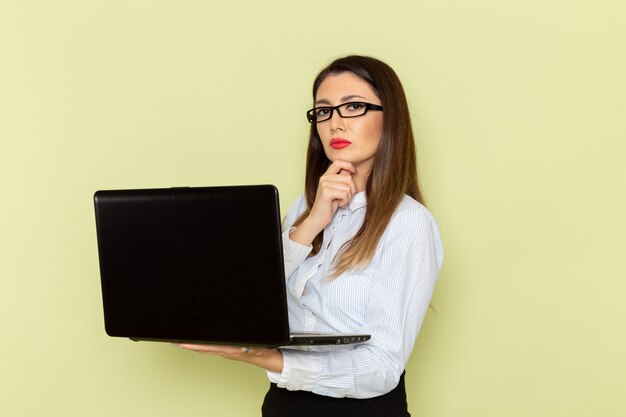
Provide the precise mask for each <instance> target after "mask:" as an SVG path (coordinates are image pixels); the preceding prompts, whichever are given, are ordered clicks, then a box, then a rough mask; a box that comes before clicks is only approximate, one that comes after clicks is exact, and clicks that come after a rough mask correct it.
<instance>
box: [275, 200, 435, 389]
mask: <svg viewBox="0 0 626 417" xmlns="http://www.w3.org/2000/svg"><path fill="white" fill-rule="evenodd" d="M378 251H380V253H377V254H376V255H375V259H377V261H376V262H377V264H376V265H375V266H374V267H375V268H376V272H375V276H374V279H373V284H372V288H371V292H370V296H369V300H368V307H367V313H366V317H365V321H364V324H363V327H362V329H361V332H362V333H368V334H371V336H372V338H371V340H369V341H368V342H366V343H363V344H360V345H358V346H356V347H355V348H354V349H348V350H332V351H324V352H306V351H299V350H292V349H283V350H282V352H283V357H284V367H283V371H282V373H268V376H269V377H270V380H272V381H273V382H275V383H277V384H278V386H280V387H284V388H287V389H290V390H307V391H312V392H314V393H316V394H320V395H326V396H331V397H351V398H371V397H375V396H379V395H383V394H385V393H387V392H389V391H391V390H392V389H394V388H395V387H396V386H397V384H398V382H399V380H400V376H401V375H402V373H403V372H404V368H405V366H406V363H407V361H408V360H409V357H410V355H411V352H412V350H413V346H414V344H415V339H416V338H417V334H418V332H419V329H420V327H421V324H422V321H423V319H424V316H425V315H426V312H427V311H428V306H429V303H430V299H431V297H432V294H433V291H434V288H435V284H436V281H437V277H438V275H439V270H440V268H441V264H442V262H443V250H442V246H441V239H440V236H439V232H438V229H437V225H436V223H435V221H434V219H433V218H432V216H431V215H430V213H429V212H428V211H427V210H426V209H424V208H421V209H415V210H410V211H405V212H402V213H400V214H399V215H398V216H396V217H394V218H393V219H392V222H391V223H390V225H389V226H388V228H387V231H386V232H385V234H384V235H383V237H382V238H381V242H380V244H379V248H378ZM337 279H341V277H338V278H337Z"/></svg>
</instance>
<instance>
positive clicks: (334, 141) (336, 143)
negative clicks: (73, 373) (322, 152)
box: [330, 138, 352, 149]
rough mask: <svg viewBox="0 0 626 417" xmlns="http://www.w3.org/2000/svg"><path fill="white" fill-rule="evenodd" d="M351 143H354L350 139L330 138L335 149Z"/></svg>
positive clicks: (331, 145)
mask: <svg viewBox="0 0 626 417" xmlns="http://www.w3.org/2000/svg"><path fill="white" fill-rule="evenodd" d="M350 145H352V142H350V141H349V140H348V139H344V138H333V139H331V140H330V147H331V148H333V149H343V148H345V147H347V146H350Z"/></svg>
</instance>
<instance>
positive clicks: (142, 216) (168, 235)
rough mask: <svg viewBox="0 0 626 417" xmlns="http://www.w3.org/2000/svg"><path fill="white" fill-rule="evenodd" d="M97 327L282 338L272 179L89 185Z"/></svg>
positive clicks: (182, 336) (226, 338) (237, 339)
mask: <svg viewBox="0 0 626 417" xmlns="http://www.w3.org/2000/svg"><path fill="white" fill-rule="evenodd" d="M94 200H95V206H96V226H97V235H98V251H99V258H100V272H101V281H102V295H103V303H104V315H105V327H106V331H107V333H108V334H109V335H111V336H121V337H129V338H132V339H138V340H165V341H167V340H172V341H198V342H215V343H233V344H239V345H254V344H262V345H272V344H275V345H280V344H283V343H285V342H286V341H287V340H288V318H287V307H286V301H285V283H284V264H283V254H282V241H281V230H280V213H279V205H278V192H277V190H276V188H275V187H273V186H271V185H260V186H232V187H201V188H173V189H152V190H121V191H98V192H97V193H96V194H95V196H94Z"/></svg>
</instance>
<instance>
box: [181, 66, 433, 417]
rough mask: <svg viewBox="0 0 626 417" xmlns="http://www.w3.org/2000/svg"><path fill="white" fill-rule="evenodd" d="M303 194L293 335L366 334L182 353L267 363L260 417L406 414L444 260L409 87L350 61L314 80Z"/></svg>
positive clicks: (290, 285)
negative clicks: (320, 342)
mask: <svg viewBox="0 0 626 417" xmlns="http://www.w3.org/2000/svg"><path fill="white" fill-rule="evenodd" d="M313 100H314V108H313V109H311V110H309V111H308V112H307V118H308V120H309V122H310V123H311V131H310V137H309V145H308V153H307V167H306V184H305V193H304V195H303V196H301V197H300V198H299V199H298V200H297V201H296V202H295V204H294V205H293V206H292V207H291V208H290V209H289V211H288V213H287V215H286V217H285V220H284V225H283V226H284V229H283V230H284V233H283V241H284V248H285V249H284V250H285V272H286V277H287V294H288V305H289V321H290V327H291V329H292V330H300V331H321V332H345V333H367V334H370V335H371V340H369V341H367V342H365V343H361V344H357V345H345V346H311V347H302V348H300V349H287V348H281V349H263V348H247V347H242V348H239V347H225V346H204V345H181V346H182V347H184V348H187V349H192V350H195V351H198V352H202V353H207V354H216V355H221V356H223V357H225V358H228V359H234V360H239V361H244V362H248V363H251V364H253V365H256V366H260V367H262V368H265V369H266V370H267V373H268V376H269V379H270V381H271V386H270V390H269V391H268V393H267V395H266V397H265V401H264V403H263V415H264V416H277V417H278V416H299V417H302V416H309V415H311V416H321V415H327V416H339V415H341V416H352V415H354V416H359V417H364V416H386V417H390V416H391V417H393V416H408V415H409V414H408V411H407V403H406V394H405V389H404V368H405V366H406V363H407V361H408V360H409V357H410V355H411V351H412V349H413V345H414V343H415V339H416V337H417V334H418V331H419V329H420V326H421V324H422V320H423V319H424V316H425V314H426V312H427V310H428V306H429V303H430V299H431V296H432V293H433V290H434V287H435V283H436V281H437V277H438V274H439V269H440V268H441V264H442V261H443V250H442V246H441V239H440V236H439V231H438V229H437V225H436V223H435V220H434V219H433V217H432V216H431V214H430V213H429V212H428V210H427V209H426V208H425V207H424V205H423V204H422V203H423V199H422V195H421V192H420V189H419V185H418V180H417V168H416V156H415V145H414V141H413V132H412V128H411V121H410V117H409V110H408V106H407V102H406V97H405V94H404V90H403V88H402V85H401V84H400V81H399V79H398V77H397V75H396V74H395V72H394V71H393V69H391V67H389V66H388V65H386V64H385V63H383V62H381V61H379V60H376V59H374V58H370V57H364V56H348V57H345V58H341V59H337V60H336V61H334V62H332V63H331V64H330V65H329V66H328V67H326V68H324V69H323V70H322V71H321V72H320V73H319V75H318V76H317V78H316V79H315V82H314V84H313Z"/></svg>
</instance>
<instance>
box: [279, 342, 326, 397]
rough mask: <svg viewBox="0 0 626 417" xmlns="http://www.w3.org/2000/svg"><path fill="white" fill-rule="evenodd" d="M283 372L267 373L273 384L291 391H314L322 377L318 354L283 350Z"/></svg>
mask: <svg viewBox="0 0 626 417" xmlns="http://www.w3.org/2000/svg"><path fill="white" fill-rule="evenodd" d="M281 352H282V353H283V371H282V372H271V371H267V376H268V378H269V379H270V381H271V382H273V383H275V384H276V385H278V386H279V387H280V388H286V389H288V390H289V391H312V390H313V387H314V386H315V382H316V381H317V379H318V378H319V376H320V364H319V361H318V358H317V355H316V352H300V351H294V350H293V349H281Z"/></svg>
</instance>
